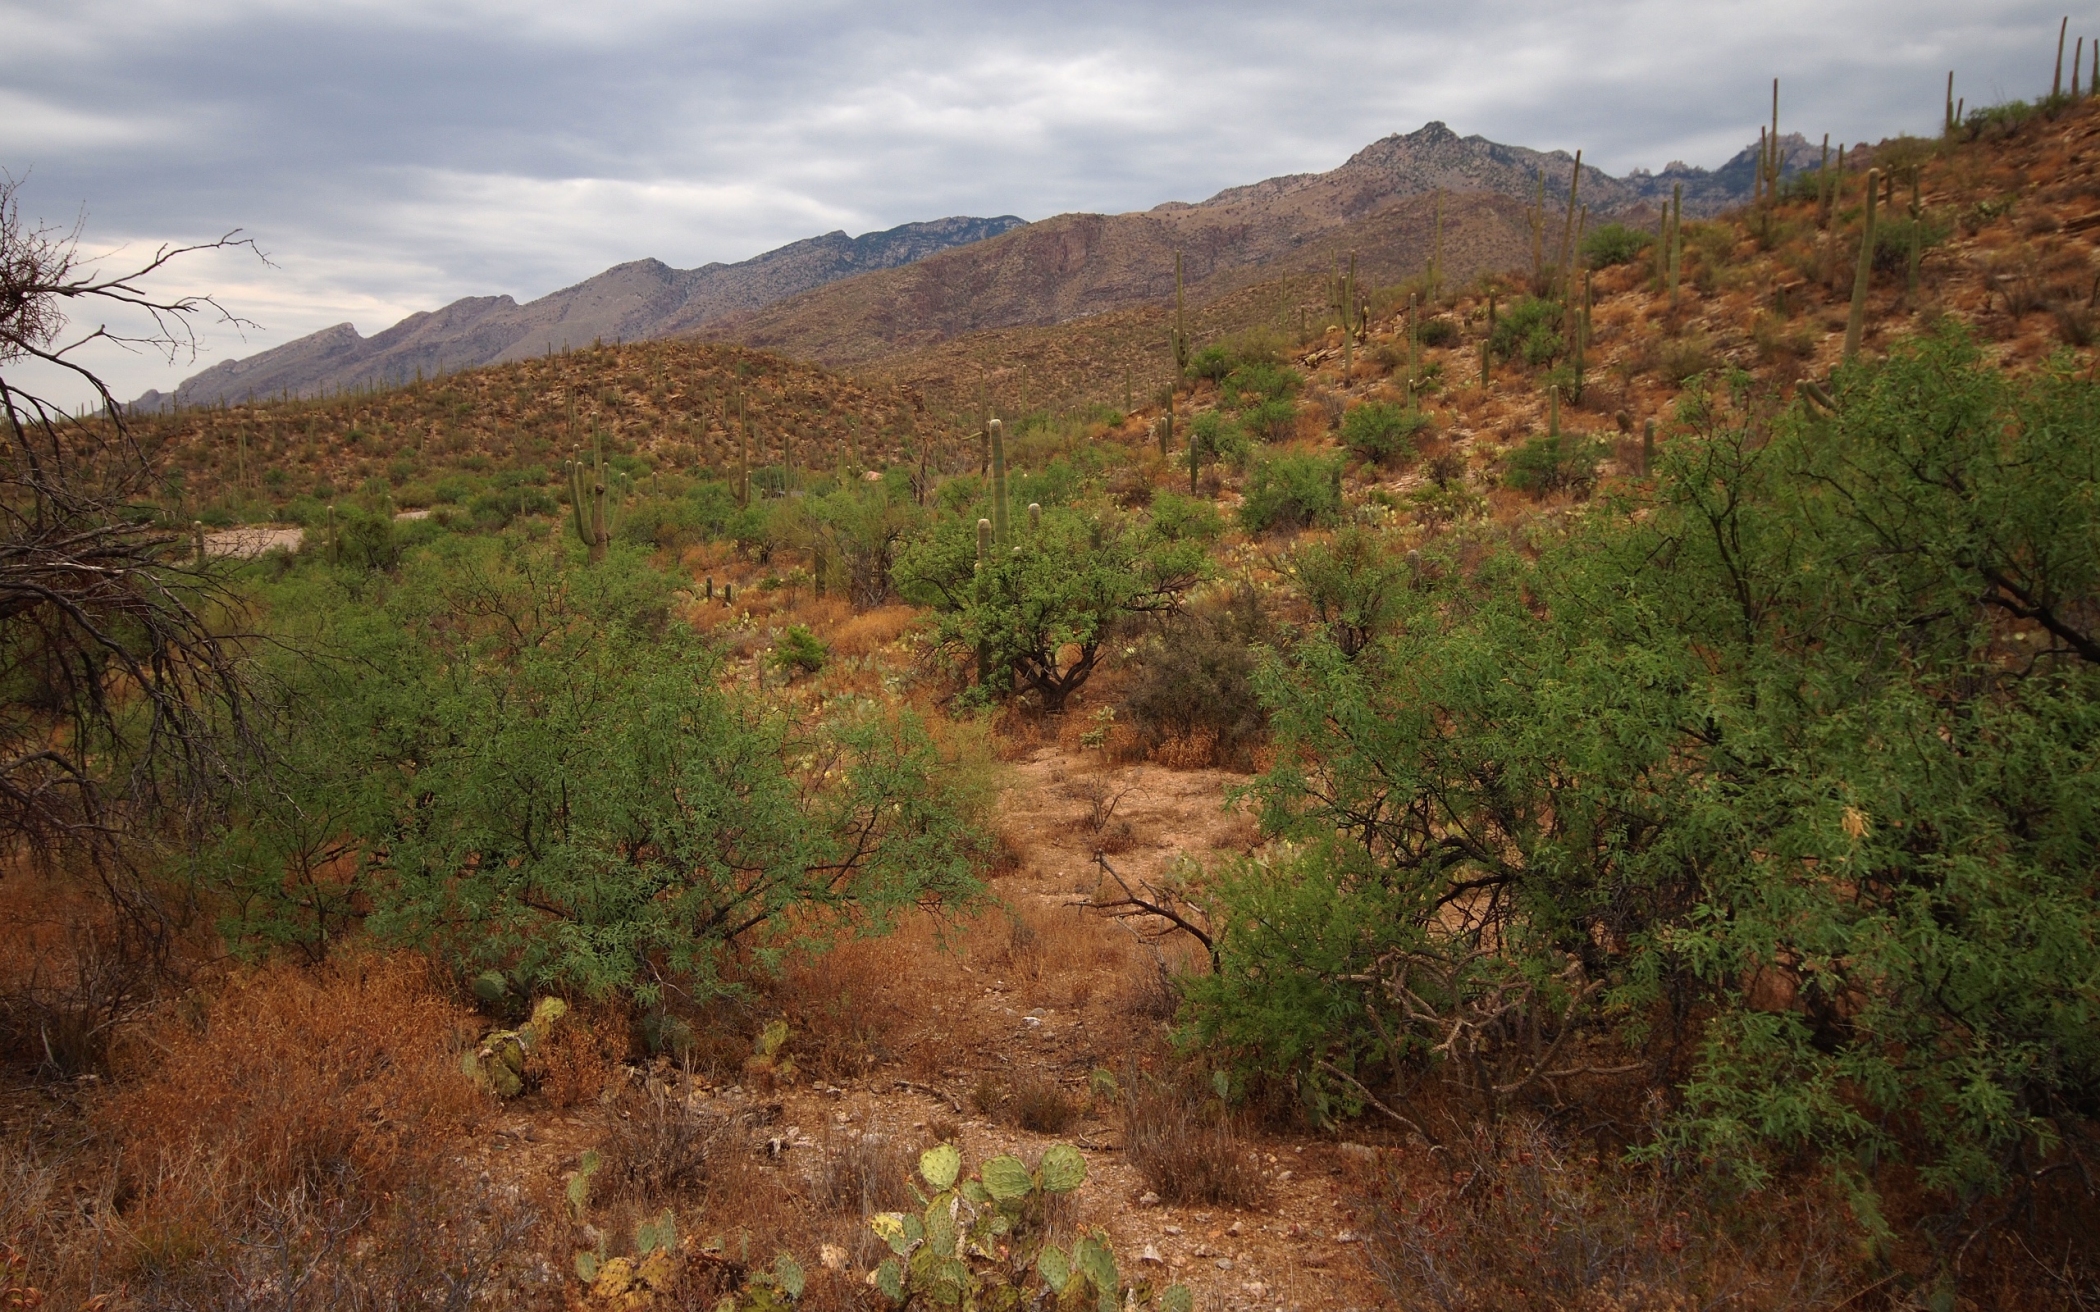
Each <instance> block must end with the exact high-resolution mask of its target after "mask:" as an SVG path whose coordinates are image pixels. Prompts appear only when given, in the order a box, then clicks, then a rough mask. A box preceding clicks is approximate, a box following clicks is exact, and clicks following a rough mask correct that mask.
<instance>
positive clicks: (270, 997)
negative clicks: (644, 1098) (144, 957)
mask: <svg viewBox="0 0 2100 1312" xmlns="http://www.w3.org/2000/svg"><path fill="white" fill-rule="evenodd" d="M473 1028H474V1026H473V1020H472V1017H471V1015H470V1013H468V1012H466V1011H465V1009H464V1008H461V1007H459V1006H458V1005H457V1004H455V1003H454V1002H452V1001H451V1000H450V999H449V998H448V997H447V996H446V995H445V993H444V992H443V991H441V990H440V988H439V987H438V984H437V981H436V980H435V979H434V978H433V977H432V973H431V970H430V968H429V966H428V964H427V963H425V962H424V961H422V960H421V959H419V958H415V957H410V956H406V955H395V956H377V955H370V956H353V957H346V958H343V959H341V960H338V961H335V962H331V963H329V964H327V965H325V966H321V967H317V968H313V969H300V968H296V967H292V966H285V965H280V966H273V967H270V968H267V969H265V970H262V971H260V972H258V973H256V974H255V975H253V976H252V977H250V978H248V979H246V980H244V981H242V982H240V983H236V984H233V985H231V986H229V987H227V988H226V989H224V990H223V991H222V992H221V993H220V994H219V995H218V996H217V997H216V998H214V999H213V1000H212V1001H211V1003H210V1005H209V1007H208V1009H207V1011H206V1012H205V1016H204V1021H203V1024H202V1026H201V1031H200V1030H192V1029H189V1028H188V1027H186V1026H183V1025H181V1024H179V1023H170V1024H168V1025H165V1026H164V1027H162V1028H161V1030H160V1031H159V1032H158V1033H156V1034H154V1035H152V1036H150V1038H151V1042H150V1043H144V1044H140V1045H139V1046H138V1047H137V1048H136V1050H134V1051H133V1052H131V1053H129V1054H127V1055H126V1057H125V1059H124V1061H123V1063H122V1064H123V1065H124V1066H125V1067H127V1068H128V1069H125V1070H124V1071H123V1073H124V1075H125V1076H126V1077H128V1081H129V1087H127V1088H125V1089H124V1090H123V1091H122V1092H121V1093H119V1094H118V1095H117V1096H115V1097H113V1098H112V1099H110V1101H109V1102H108V1103H106V1104H105V1105H104V1106H103V1107H102V1108H100V1109H99V1110H98V1113H97V1115H96V1118H95V1119H96V1121H97V1122H98V1123H99V1126H100V1128H101V1130H102V1132H103V1133H105V1134H107V1135H108V1136H110V1138H111V1139H112V1140H113V1141H114V1142H115V1144H116V1145H117V1146H118V1148H119V1150H120V1152H121V1160H122V1162H123V1166H124V1170H125V1174H126V1179H127V1184H128V1187H129V1188H130V1189H131V1190H133V1191H134V1192H135V1194H136V1197H137V1202H136V1204H135V1205H134V1207H133V1208H132V1209H131V1213H132V1216H133V1217H135V1218H138V1219H140V1220H141V1221H143V1220H146V1219H153V1220H158V1221H160V1222H162V1223H164V1224H167V1225H173V1226H177V1227H182V1226H206V1227H209V1226H222V1227H223V1226H226V1225H228V1224H229V1223H231V1222H232V1221H233V1220H234V1219H235V1218H237V1217H239V1216H241V1215H242V1214H244V1213H245V1211H246V1210H247V1209H248V1208H249V1207H250V1206H251V1204H252V1202H253V1200H256V1199H261V1198H284V1197H288V1196H290V1195H292V1194H293V1193H294V1192H295V1191H297V1190H299V1189H301V1188H305V1189H308V1190H320V1189H324V1188H329V1187H333V1186H335V1185H336V1184H338V1183H339V1182H341V1181H344V1180H346V1179H348V1180H354V1181H355V1182H356V1184H357V1186H358V1187H359V1188H360V1189H361V1190H364V1191H384V1190H388V1189H391V1188H394V1187H396V1186H397V1185H399V1184H403V1183H406V1182H408V1181H413V1180H420V1179H427V1178H430V1177H431V1176H432V1175H433V1174H434V1173H435V1171H436V1169H437V1166H438V1164H439V1162H440V1159H441V1158H443V1157H444V1156H445V1155H446V1154H447V1153H448V1152H450V1151H451V1149H452V1147H453V1145H454V1144H456V1143H457V1142H458V1141H459V1140H460V1139H461V1138H462V1137H463V1136H465V1135H466V1134H467V1133H468V1132H469V1131H470V1130H472V1129H473V1128H474V1126H475V1125H476V1123H477V1122H478V1121H479V1120H480V1119H481V1117H482V1115H483V1114H484V1113H485V1112H486V1110H487V1109H488V1103H487V1101H486V1099H485V1098H484V1096H483V1095H482V1094H481V1093H480V1092H478V1091H477V1090H476V1089H475V1087H474V1085H473V1083H472V1082H471V1081H469V1080H468V1079H467V1078H466V1077H465V1076H463V1075H462V1074H461V1073H460V1069H459V1059H458V1051H459V1048H460V1045H461V1044H462V1043H463V1042H464V1041H465V1040H466V1039H467V1038H469V1037H471V1035H472V1032H473Z"/></svg>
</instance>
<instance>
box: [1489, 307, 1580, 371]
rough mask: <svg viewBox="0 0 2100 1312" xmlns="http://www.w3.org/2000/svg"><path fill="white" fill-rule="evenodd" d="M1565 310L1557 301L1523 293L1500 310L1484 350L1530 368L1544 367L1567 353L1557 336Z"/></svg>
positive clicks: (1559, 336)
mask: <svg viewBox="0 0 2100 1312" xmlns="http://www.w3.org/2000/svg"><path fill="white" fill-rule="evenodd" d="M1566 317H1567V316H1566V311H1565V310H1564V309H1563V308H1562V307H1561V304H1560V303H1559V302H1558V301H1549V300H1546V299H1544V298H1542V297H1538V296H1527V297H1525V298H1524V299H1522V300H1520V301H1518V302H1517V303H1516V304H1515V305H1512V306H1510V307H1509V308H1508V309H1506V310H1504V311H1503V312H1502V316H1501V318H1499V319H1498V320H1496V322H1495V331H1494V332H1492V333H1489V334H1488V350H1489V352H1490V353H1492V354H1493V355H1494V357H1495V358H1496V359H1498V360H1507V361H1516V360H1521V361H1523V362H1524V363H1525V364H1528V365H1530V366H1532V367H1533V368H1535V369H1536V368H1544V367H1546V366H1549V365H1552V364H1553V363H1554V362H1556V361H1558V360H1559V359H1560V358H1561V356H1563V355H1565V354H1566V353H1567V349H1568V343H1567V339H1566V338H1564V337H1563V336H1562V335H1561V326H1562V321H1563V320H1564V319H1565V318H1566Z"/></svg>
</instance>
